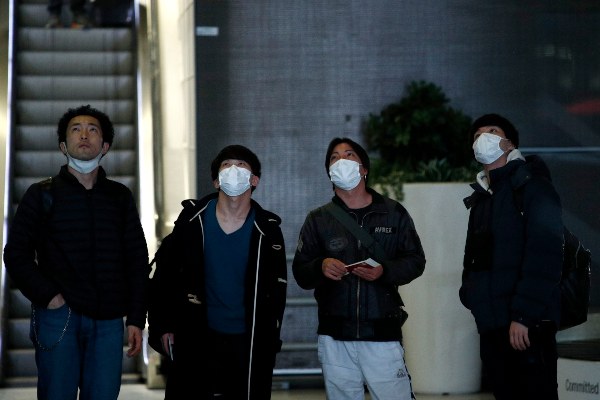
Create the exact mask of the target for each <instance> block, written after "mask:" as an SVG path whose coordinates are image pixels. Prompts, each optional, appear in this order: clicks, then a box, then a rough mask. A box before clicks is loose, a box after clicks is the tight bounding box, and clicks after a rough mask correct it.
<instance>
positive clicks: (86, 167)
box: [65, 144, 103, 174]
mask: <svg viewBox="0 0 600 400" xmlns="http://www.w3.org/2000/svg"><path fill="white" fill-rule="evenodd" d="M65 154H66V155H67V160H68V165H69V167H71V168H73V169H74V170H75V171H77V172H79V173H80V174H89V173H90V172H92V171H93V170H95V169H96V168H97V167H98V165H100V159H101V158H102V156H103V154H102V152H100V153H99V154H98V155H97V156H96V157H94V158H92V159H91V160H87V161H85V160H78V159H77V158H73V157H71V155H70V154H69V152H68V151H67V145H66V144H65Z"/></svg>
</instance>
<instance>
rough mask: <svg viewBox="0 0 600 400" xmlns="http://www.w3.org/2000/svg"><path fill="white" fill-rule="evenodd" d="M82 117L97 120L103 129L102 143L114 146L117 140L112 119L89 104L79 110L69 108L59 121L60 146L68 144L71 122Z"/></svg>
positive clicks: (57, 131)
mask: <svg viewBox="0 0 600 400" xmlns="http://www.w3.org/2000/svg"><path fill="white" fill-rule="evenodd" d="M80 115H88V116H90V117H94V118H96V119H97V120H98V122H99V123H100V129H102V141H103V142H104V143H108V144H109V145H111V146H112V142H113V139H114V138H115V128H114V126H113V124H112V122H111V121H110V118H108V115H106V114H105V113H103V112H102V111H100V110H97V109H95V108H92V106H90V105H89V104H88V105H86V106H79V107H77V108H69V110H68V111H67V112H66V113H64V115H63V116H62V117H61V118H60V120H59V121H58V129H57V130H56V133H57V135H58V144H60V143H61V142H66V140H67V128H68V126H69V122H71V120H72V119H73V118H75V117H78V116H80Z"/></svg>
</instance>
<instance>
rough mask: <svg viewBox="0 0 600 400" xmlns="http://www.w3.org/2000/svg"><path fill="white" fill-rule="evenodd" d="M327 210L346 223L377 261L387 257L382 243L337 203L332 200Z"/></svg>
mask: <svg viewBox="0 0 600 400" xmlns="http://www.w3.org/2000/svg"><path fill="white" fill-rule="evenodd" d="M325 210H327V211H328V212H329V213H330V214H331V215H333V216H334V217H335V219H337V220H338V221H339V222H340V223H341V224H342V225H344V227H345V228H346V229H347V230H348V231H350V233H352V234H353V235H354V237H356V238H357V239H358V240H360V241H361V243H363V244H364V245H365V246H366V247H367V249H369V252H370V253H371V254H373V256H374V257H375V258H376V259H377V261H379V262H382V261H383V260H385V259H386V255H385V251H384V249H383V246H382V245H381V243H379V242H378V241H377V240H375V238H374V237H373V236H371V235H370V234H369V233H368V232H367V231H365V230H364V229H363V228H362V227H361V226H360V225H358V223H357V222H356V221H355V220H354V219H353V218H352V217H351V216H350V215H348V213H347V212H345V211H344V210H343V209H342V208H341V207H340V206H339V205H337V204H335V203H334V202H330V203H329V204H327V205H326V206H325Z"/></svg>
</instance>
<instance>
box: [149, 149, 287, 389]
mask: <svg viewBox="0 0 600 400" xmlns="http://www.w3.org/2000/svg"><path fill="white" fill-rule="evenodd" d="M211 174H212V180H213V184H214V187H215V189H216V190H217V191H216V192H215V193H212V194H209V195H207V196H205V197H204V198H202V199H200V200H185V201H184V202H183V203H182V204H183V206H184V208H183V210H182V211H181V213H180V214H179V217H178V218H177V220H176V221H175V227H174V228H173V232H172V233H171V234H170V235H168V236H167V237H166V238H165V239H164V240H163V241H162V243H161V246H160V248H159V250H158V252H157V256H156V270H155V272H154V274H153V277H152V279H151V296H150V306H149V310H148V323H149V326H148V328H149V332H150V344H151V345H152V347H153V348H154V349H155V350H157V351H159V352H160V353H162V354H164V355H166V356H167V357H168V359H169V360H172V361H168V368H167V369H168V372H167V387H166V390H165V399H183V398H189V397H193V398H195V399H213V398H218V399H222V400H242V399H247V400H248V399H252V400H266V399H269V398H271V382H272V376H273V367H274V366H275V357H276V355H277V353H278V352H279V350H280V349H281V339H280V333H281V323H282V319H283V311H284V308H285V301H286V289H287V266H286V257H285V246H284V242H283V235H282V233H281V228H280V224H281V219H280V218H279V217H278V216H277V215H275V214H274V213H272V212H270V211H267V210H265V209H263V208H262V207H261V206H260V205H259V204H258V203H257V202H256V201H254V200H252V192H253V191H254V189H255V188H256V187H257V186H258V183H259V181H260V176H261V164H260V161H259V159H258V157H257V156H256V155H255V154H254V153H253V152H252V151H251V150H250V149H248V148H246V147H244V146H241V145H231V146H227V147H225V148H223V149H222V150H221V151H220V152H219V154H218V155H217V156H216V157H215V159H214V160H213V161H212V164H211Z"/></svg>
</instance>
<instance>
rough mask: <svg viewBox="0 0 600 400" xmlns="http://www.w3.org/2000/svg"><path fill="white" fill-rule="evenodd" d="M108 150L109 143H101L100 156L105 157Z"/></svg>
mask: <svg viewBox="0 0 600 400" xmlns="http://www.w3.org/2000/svg"><path fill="white" fill-rule="evenodd" d="M108 149H110V143H108V142H103V143H102V155H103V156H104V155H106V153H108Z"/></svg>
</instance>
